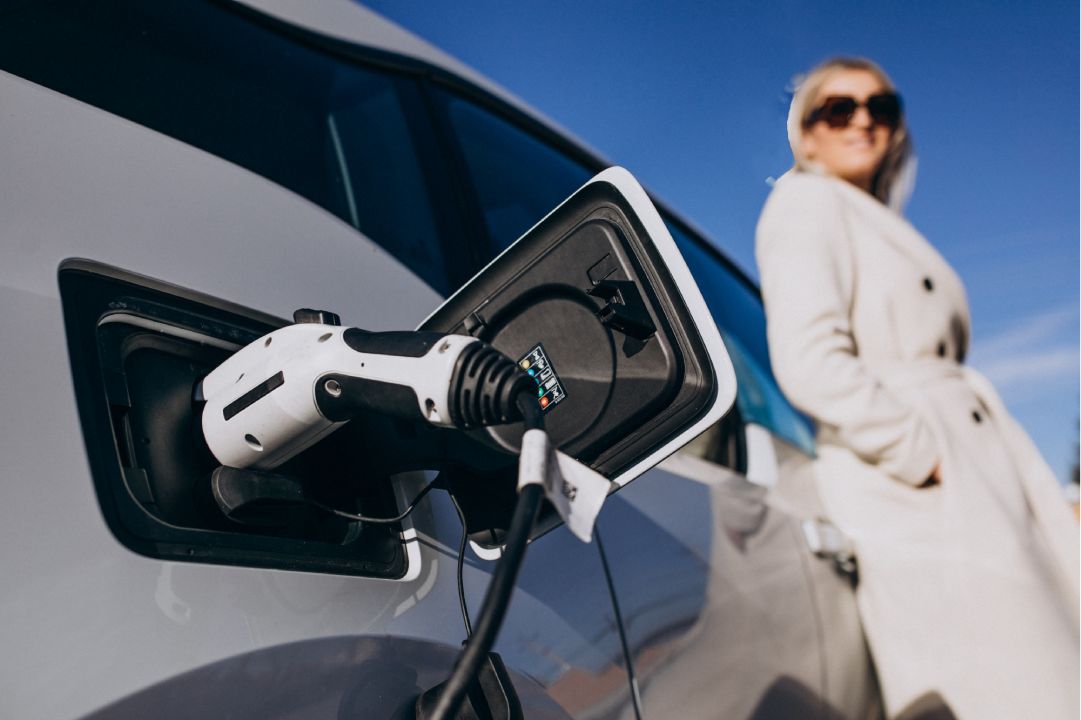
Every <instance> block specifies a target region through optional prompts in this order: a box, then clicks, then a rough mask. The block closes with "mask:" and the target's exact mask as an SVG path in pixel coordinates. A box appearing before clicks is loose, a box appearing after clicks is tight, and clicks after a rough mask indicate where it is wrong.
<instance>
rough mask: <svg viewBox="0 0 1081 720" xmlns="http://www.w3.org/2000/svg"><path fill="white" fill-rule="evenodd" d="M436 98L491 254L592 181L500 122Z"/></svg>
mask: <svg viewBox="0 0 1081 720" xmlns="http://www.w3.org/2000/svg"><path fill="white" fill-rule="evenodd" d="M440 96H441V97H442V98H443V100H444V102H445V106H446V112H447V118H448V120H449V122H450V126H451V129H452V132H453V134H454V137H455V139H456V140H457V142H458V146H459V148H460V149H461V152H462V155H463V156H464V159H465V165H466V171H467V173H468V176H469V180H470V182H471V184H472V186H473V191H474V194H475V196H476V198H477V201H478V203H479V205H480V211H481V213H482V215H483V216H484V223H485V226H486V228H487V230H488V235H489V237H490V238H491V240H492V243H493V249H494V250H495V251H499V250H502V249H503V248H506V247H507V246H508V245H510V244H511V243H512V242H514V241H515V240H517V239H518V238H519V237H520V236H521V235H522V234H523V233H524V232H525V231H526V230H528V229H529V228H531V227H532V226H533V225H534V224H535V223H536V222H537V221H538V220H540V219H541V218H543V217H544V216H545V215H547V214H548V212H549V211H550V210H552V208H554V207H555V206H556V205H558V204H559V203H561V202H562V201H563V200H565V199H566V198H567V196H569V195H570V194H571V193H573V192H574V191H575V190H577V189H578V188H579V187H581V186H582V185H583V184H585V182H586V181H587V180H589V179H590V178H591V177H593V175H594V173H593V171H592V170H590V169H588V168H586V167H585V166H584V165H581V164H579V163H577V162H575V161H574V160H571V159H570V158H568V157H567V156H566V155H565V154H564V153H562V152H560V151H558V150H556V149H555V148H553V147H551V146H550V145H547V144H546V143H544V142H542V141H541V140H539V139H538V138H536V137H534V136H533V135H530V134H529V133H528V132H526V131H525V130H522V129H521V128H519V127H517V126H515V125H513V124H511V123H510V122H508V121H506V120H504V119H503V118H501V117H499V116H497V115H495V114H493V113H491V112H489V111H487V110H485V109H484V108H481V107H479V106H477V105H476V104H474V103H472V102H470V101H468V100H466V99H464V98H461V97H458V96H456V95H453V94H451V93H448V92H440Z"/></svg>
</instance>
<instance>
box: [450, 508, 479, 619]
mask: <svg viewBox="0 0 1081 720" xmlns="http://www.w3.org/2000/svg"><path fill="white" fill-rule="evenodd" d="M450 501H451V503H452V504H453V505H454V512H456V513H458V522H460V523H461V524H462V536H461V538H459V539H458V568H457V578H458V607H459V608H460V609H461V611H462V624H463V625H465V637H466V639H467V640H468V639H469V638H470V637H471V636H472V635H473V624H472V623H470V622H469V605H467V604H466V602H465V583H464V582H463V578H462V572H463V570H464V565H465V544H466V541H468V540H469V529H468V528H467V527H466V524H465V513H464V512H462V506H461V505H459V504H458V498H456V497H454V495H451V496H450Z"/></svg>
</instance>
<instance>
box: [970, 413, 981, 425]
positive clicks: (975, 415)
mask: <svg viewBox="0 0 1081 720" xmlns="http://www.w3.org/2000/svg"><path fill="white" fill-rule="evenodd" d="M972 420H973V421H974V422H976V424H979V423H982V422H983V415H980V411H979V410H973V411H972Z"/></svg>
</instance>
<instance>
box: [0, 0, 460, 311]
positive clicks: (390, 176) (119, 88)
mask: <svg viewBox="0 0 1081 720" xmlns="http://www.w3.org/2000/svg"><path fill="white" fill-rule="evenodd" d="M44 47H48V48H49V52H48V53H43V52H41V48H44ZM0 68H2V69H3V70H5V71H7V72H10V73H13V74H15V75H19V76H21V77H24V78H27V79H29V80H31V81H33V82H36V83H39V84H41V85H45V86H46V87H49V88H52V89H54V90H56V91H58V92H61V93H64V94H66V95H69V96H71V97H74V98H76V99H78V100H81V101H83V102H86V103H89V104H91V105H95V106H97V107H100V108H102V109H104V110H107V111H108V112H111V113H114V114H116V115H120V116H122V117H124V118H127V119H129V120H132V121H134V122H136V123H140V124H142V125H145V126H147V127H149V128H152V129H153V130H156V131H158V132H161V133H164V134H166V135H169V136H172V137H174V138H176V139H178V140H180V141H183V142H185V143H188V144H191V145H194V146H195V147H198V148H201V149H203V150H205V151H207V152H210V153H213V154H215V155H217V156H219V157H221V158H224V159H225V160H228V161H230V162H233V163H236V164H237V165H240V166H242V167H245V168H247V169H248V170H251V171H252V172H255V173H257V174H259V175H261V176H263V177H265V178H267V179H269V180H272V181H273V182H276V183H279V184H281V185H283V186H285V187H287V188H289V189H290V190H293V191H294V192H296V193H298V194H300V195H302V196H304V197H305V198H307V199H309V200H311V201H312V202H314V203H316V204H318V205H321V206H322V207H324V208H326V209H327V210H329V211H330V212H332V213H334V214H335V215H337V216H339V217H340V218H342V219H343V220H345V221H346V222H348V223H350V224H352V225H353V226H354V227H356V228H357V229H359V230H360V231H362V232H363V233H365V234H366V235H368V236H369V237H370V238H371V239H372V240H374V241H375V242H376V243H378V244H380V245H381V246H382V247H383V248H385V249H386V250H387V251H388V252H390V254H391V255H393V256H394V257H396V258H397V259H398V260H400V261H401V262H402V263H404V264H405V265H407V266H408V267H409V268H410V269H411V270H412V271H413V272H414V273H415V274H417V275H418V276H420V277H421V278H422V279H424V280H425V281H426V282H427V283H428V284H429V285H431V286H432V287H433V288H435V289H436V290H439V291H441V292H444V293H445V292H446V291H447V290H448V289H449V288H448V280H447V278H446V272H445V269H444V251H443V247H444V243H443V242H442V241H441V239H440V233H439V231H438V230H437V220H436V217H435V214H434V210H433V204H432V202H431V193H430V191H429V178H427V177H426V175H425V172H424V170H423V164H422V158H421V157H420V155H419V153H418V151H417V148H416V146H415V144H414V140H413V136H412V135H411V132H410V127H411V123H415V122H417V119H416V116H417V115H418V113H416V112H414V111H413V110H412V109H411V105H410V103H413V102H415V103H416V104H417V106H418V107H419V106H420V103H421V101H420V99H419V98H420V96H419V89H418V88H417V87H416V84H415V83H413V82H412V80H410V79H408V78H405V77H404V76H402V77H399V76H396V75H393V74H389V73H383V72H381V71H375V70H372V69H369V68H365V67H362V66H359V65H357V64H355V63H352V62H350V61H346V60H343V59H341V58H339V57H338V56H336V55H332V54H330V53H327V52H322V51H320V50H319V49H316V48H315V47H314V46H311V45H309V44H306V43H301V42H298V41H296V40H293V39H291V38H289V37H287V36H285V35H282V34H279V33H278V32H276V31H274V30H271V29H269V28H268V27H265V26H263V25H262V24H261V23H260V22H258V21H257V20H254V19H252V18H249V17H244V16H241V15H240V14H238V13H236V12H233V11H230V10H228V9H225V8H223V7H222V6H219V5H217V4H215V3H206V2H181V1H179V0H155V2H140V1H138V0H116V1H114V2H109V3H86V2H78V1H75V0H58V1H56V2H49V3H23V4H21V6H20V7H18V9H10V10H5V12H4V19H3V22H0ZM414 95H415V99H414V97H413V96H414ZM87 141H88V142H93V138H87ZM162 171H163V173H162V174H163V177H168V168H163V169H162ZM254 211H256V212H257V211H258V209H255V210H254ZM297 242H298V243H303V242H305V238H302V237H298V238H297Z"/></svg>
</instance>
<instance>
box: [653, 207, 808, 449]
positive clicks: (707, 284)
mask: <svg viewBox="0 0 1081 720" xmlns="http://www.w3.org/2000/svg"><path fill="white" fill-rule="evenodd" d="M667 225H668V229H669V231H670V232H671V233H672V237H673V238H674V239H675V241H676V244H677V245H678V246H679V249H680V251H681V252H682V253H683V257H684V258H685V259H686V261H687V265H688V266H689V267H690V269H691V274H692V275H693V276H694V278H695V280H696V281H697V282H698V287H699V288H700V289H701V290H702V295H703V297H704V298H705V300H706V305H708V306H709V309H710V312H712V313H713V319H714V320H715V321H716V322H717V327H718V329H719V330H720V331H721V336H722V337H723V338H724V344H725V347H726V348H727V349H728V354H729V356H730V357H731V358H732V367H733V369H734V370H735V372H736V382H737V383H738V392H737V393H736V404H737V407H738V409H739V412H740V415H741V416H742V418H743V420H744V422H752V423H757V424H759V425H762V426H763V427H766V428H768V429H769V430H771V431H772V432H773V433H774V434H775V435H778V436H779V437H781V438H784V439H785V440H787V441H788V442H790V443H792V444H793V445H795V446H796V447H798V448H800V449H801V450H803V451H805V452H807V453H808V454H811V453H813V452H814V432H813V425H812V424H811V421H810V420H809V419H808V418H807V417H806V416H804V415H802V414H801V413H800V412H799V411H797V410H796V409H795V408H793V407H792V405H791V404H789V402H788V400H787V399H785V397H784V394H783V393H782V392H781V389H780V388H779V387H778V386H777V381H776V380H775V379H774V377H773V372H772V371H771V370H770V363H769V348H768V347H767V344H766V315H765V310H764V309H763V307H762V301H761V299H760V298H759V297H758V294H757V293H756V292H755V291H754V290H753V289H752V288H751V287H750V286H749V285H748V284H747V283H745V282H744V281H743V280H741V279H740V278H739V277H737V276H736V275H735V273H734V272H733V271H732V270H729V269H728V268H726V267H725V266H724V265H723V264H722V263H721V262H720V261H719V260H718V259H717V258H716V256H714V255H713V253H711V252H710V251H709V250H707V249H706V248H704V247H703V246H702V244H701V242H700V241H698V240H696V239H693V238H692V237H691V236H690V235H689V234H688V233H687V232H685V231H684V230H683V229H682V228H680V227H679V226H678V225H676V224H675V223H673V222H671V221H667Z"/></svg>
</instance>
